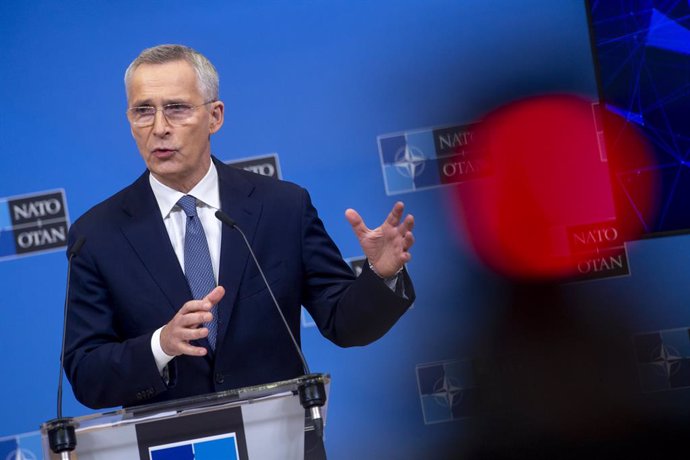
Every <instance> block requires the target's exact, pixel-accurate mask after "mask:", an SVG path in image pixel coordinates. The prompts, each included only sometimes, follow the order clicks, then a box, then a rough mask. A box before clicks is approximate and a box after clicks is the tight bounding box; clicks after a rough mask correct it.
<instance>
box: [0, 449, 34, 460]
mask: <svg viewBox="0 0 690 460" xmlns="http://www.w3.org/2000/svg"><path fill="white" fill-rule="evenodd" d="M5 460H36V456H35V455H34V453H33V452H31V451H29V450H26V449H15V450H13V451H12V452H10V453H9V454H7V457H5Z"/></svg>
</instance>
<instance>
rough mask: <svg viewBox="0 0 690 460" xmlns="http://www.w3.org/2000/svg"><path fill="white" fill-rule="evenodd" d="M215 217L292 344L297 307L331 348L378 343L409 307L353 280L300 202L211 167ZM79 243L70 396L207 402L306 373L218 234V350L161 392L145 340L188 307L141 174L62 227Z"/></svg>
mask: <svg viewBox="0 0 690 460" xmlns="http://www.w3.org/2000/svg"><path fill="white" fill-rule="evenodd" d="M214 162H215V164H216V167H217V169H218V179H219V188H220V199H221V206H222V209H223V210H224V211H225V212H226V213H227V214H229V215H230V216H231V217H232V218H233V219H235V220H236V222H237V224H238V226H239V227H240V228H241V229H242V230H243V231H244V232H245V234H246V235H247V238H248V239H249V241H250V243H251V244H252V247H253V249H254V251H255V252H256V256H257V258H258V260H259V263H260V264H261V265H262V268H263V270H264V272H265V274H266V277H267V278H268V281H269V283H271V287H272V289H273V291H274V293H275V295H276V298H277V300H278V302H279V304H280V306H281V309H282V311H283V313H284V315H285V317H286V319H287V321H288V322H289V324H290V328H291V329H292V332H293V334H294V335H295V337H296V338H297V339H298V340H299V333H300V316H301V311H300V306H301V305H304V306H305V307H306V308H307V309H308V311H309V313H310V314H311V315H312V317H313V318H314V321H315V322H316V324H317V326H318V328H319V330H320V331H321V333H322V334H323V335H324V336H325V337H327V338H328V339H330V340H331V341H333V342H334V343H336V344H337V345H340V346H353V345H364V344H367V343H370V342H372V341H374V340H376V339H378V338H379V337H381V336H382V335H383V334H385V333H386V332H387V331H388V330H389V329H390V328H391V327H392V326H393V324H394V323H395V322H396V321H397V320H398V318H399V317H400V316H401V315H402V314H403V313H404V312H405V311H406V310H407V308H408V307H409V305H410V304H411V302H412V301H413V300H414V291H413V288H412V284H411V281H410V280H409V277H408V276H407V273H406V272H403V276H402V279H403V281H404V283H405V290H406V294H407V297H408V299H404V298H402V297H400V296H398V295H396V294H395V293H394V292H393V291H391V290H390V289H389V288H388V287H387V286H386V285H385V284H384V283H383V282H382V280H381V279H380V278H378V277H377V276H376V275H375V274H374V273H372V272H371V270H369V269H368V267H367V265H368V264H365V269H364V271H363V273H362V274H361V275H360V276H359V277H358V278H357V279H356V280H355V277H354V275H353V274H352V271H351V270H350V268H349V266H348V265H347V264H346V263H345V262H344V261H343V259H342V257H341V255H340V252H339V251H338V249H337V248H336V246H335V244H334V243H333V241H332V240H331V238H330V237H329V236H328V234H327V233H326V231H325V229H324V227H323V224H322V222H321V220H320V219H319V217H318V215H317V212H316V210H315V209H314V207H313V206H312V204H311V200H310V198H309V195H308V193H307V192H306V191H305V190H304V189H302V188H300V187H298V186H296V185H294V184H290V183H288V182H283V181H278V180H276V179H272V178H266V177H262V176H260V175H257V174H254V173H249V172H246V171H241V170H238V169H235V168H231V167H229V166H227V165H224V164H222V163H221V162H219V161H218V160H216V159H215V158H214ZM79 237H84V238H85V244H84V246H83V247H82V249H81V251H80V252H79V254H78V255H77V257H76V258H75V259H74V260H73V268H72V278H71V293H70V298H69V316H68V319H67V338H66V355H65V370H66V374H67V376H68V378H69V381H70V383H71V384H72V388H73V390H74V393H75V395H76V397H77V399H78V400H79V401H80V402H82V403H83V404H85V405H86V406H89V407H92V408H103V407H112V406H119V405H124V406H129V405H136V404H142V403H150V402H155V401H161V400H168V399H176V398H182V397H187V396H192V395H198V394H204V393H211V392H215V391H222V390H227V389H231V388H239V387H244V386H249V385H256V384H260V383H267V382H272V381H278V380H282V379H288V378H293V377H296V376H298V375H301V374H303V370H302V366H301V362H300V360H299V358H298V355H297V353H296V351H295V349H294V347H293V345H292V344H291V342H290V339H289V335H288V334H287V331H286V330H285V327H284V326H283V325H282V323H281V319H280V316H279V315H278V312H277V311H275V306H274V305H273V303H272V301H271V299H270V296H269V294H268V291H267V290H266V288H265V286H264V283H263V281H262V279H261V277H260V276H259V273H258V271H257V269H256V267H255V265H254V263H253V261H252V260H251V258H250V256H249V253H248V250H247V249H246V247H245V244H244V242H243V241H242V239H241V236H240V234H239V233H238V232H237V231H235V230H232V229H230V228H228V227H227V226H224V227H223V232H222V243H221V258H220V259H221V260H220V273H219V284H220V285H221V286H223V287H225V289H226V294H225V297H224V298H223V300H222V301H221V302H220V303H219V306H218V319H219V331H218V339H217V344H216V350H215V353H213V354H209V355H207V356H206V357H190V356H178V357H176V358H175V359H173V360H172V361H171V363H170V364H169V367H168V369H169V381H168V383H167V384H166V383H165V382H164V380H163V379H162V378H161V376H160V374H159V373H158V369H157V368H156V365H155V361H154V358H153V354H152V352H151V346H150V341H151V336H152V334H153V332H154V331H155V330H156V329H158V328H160V327H161V326H163V325H164V324H166V323H167V322H168V321H169V320H170V319H171V318H172V317H173V316H174V315H175V313H176V312H177V311H178V310H179V309H180V307H182V305H183V304H184V303H185V302H186V301H188V300H190V299H191V298H192V295H191V293H190V290H189V287H188V285H187V281H186V279H185V276H184V273H183V271H182V268H181V267H180V264H179V262H178V260H177V257H176V256H175V252H174V251H173V248H172V245H171V244H170V239H169V237H168V234H167V232H166V229H165V225H164V223H163V220H162V218H161V215H160V210H159V208H158V205H157V203H156V199H155V197H154V195H153V192H152V190H151V187H150V184H149V179H148V172H145V173H144V174H143V175H142V176H141V177H139V179H137V180H136V181H135V182H134V183H133V184H132V185H130V186H129V187H127V188H125V189H123V190H122V191H120V192H119V193H117V194H116V195H114V196H112V197H111V198H109V199H107V200H106V201H104V202H102V203H100V204H98V205H97V206H95V207H94V208H92V209H91V210H89V211H88V212H87V213H86V214H84V215H83V216H82V217H81V218H79V219H78V220H77V221H76V222H75V223H74V225H72V227H71V229H70V236H69V238H70V244H73V243H74V242H75V241H76V240H77V239H78V238H79Z"/></svg>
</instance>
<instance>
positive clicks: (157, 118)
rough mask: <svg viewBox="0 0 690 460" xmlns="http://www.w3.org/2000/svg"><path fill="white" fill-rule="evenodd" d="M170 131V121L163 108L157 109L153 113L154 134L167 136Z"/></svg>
mask: <svg viewBox="0 0 690 460" xmlns="http://www.w3.org/2000/svg"><path fill="white" fill-rule="evenodd" d="M169 131H170V123H169V122H168V119H167V118H165V114H164V113H163V110H161V109H159V110H156V113H155V114H154V115H153V134H154V135H156V136H165V134H167V133H168V132H169Z"/></svg>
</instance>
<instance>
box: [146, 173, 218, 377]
mask: <svg viewBox="0 0 690 460" xmlns="http://www.w3.org/2000/svg"><path fill="white" fill-rule="evenodd" d="M149 183H150V184H151V189H152V190H153V195H154V196H155V197H156V202H157V203H158V208H159V209H160V212H161V216H162V217H163V223H164V224H165V229H166V230H167V231H168V236H169V237H170V242H171V243H172V247H173V249H174V250H175V255H176V256H177V260H178V261H179V262H180V267H182V270H183V271H184V237H185V231H186V229H187V215H186V214H185V213H184V211H183V210H182V208H180V207H179V206H178V205H177V202H178V200H179V199H180V198H182V197H183V196H184V195H192V196H193V197H194V198H196V200H197V209H196V210H197V215H198V217H199V219H200V221H201V225H202V226H203V227H204V233H205V234H206V242H207V243H208V250H209V253H210V255H211V264H212V265H213V276H214V277H215V279H216V284H218V272H219V267H220V240H221V234H222V225H223V224H222V222H221V221H219V220H218V219H217V218H216V216H215V212H216V210H218V209H220V192H219V190H218V171H216V166H215V165H214V164H213V162H211V166H210V168H209V170H208V172H207V173H206V175H205V176H204V177H203V179H201V180H200V181H199V183H198V184H196V185H195V186H194V188H192V189H191V190H190V191H189V193H186V194H185V193H182V192H179V191H177V190H174V189H172V188H170V187H168V186H167V185H164V184H162V183H161V182H160V181H158V180H157V179H156V178H155V177H153V174H149ZM181 307H182V305H178V308H181ZM162 329H163V327H161V328H160V329H158V330H157V331H156V332H154V334H153V337H151V350H152V351H153V357H154V358H155V360H156V365H157V366H158V371H159V372H161V373H162V372H163V370H164V369H165V366H166V365H167V364H168V363H169V362H170V361H171V360H172V359H173V358H174V356H170V355H167V354H166V353H165V352H164V351H163V349H162V348H161V344H160V334H161V330H162Z"/></svg>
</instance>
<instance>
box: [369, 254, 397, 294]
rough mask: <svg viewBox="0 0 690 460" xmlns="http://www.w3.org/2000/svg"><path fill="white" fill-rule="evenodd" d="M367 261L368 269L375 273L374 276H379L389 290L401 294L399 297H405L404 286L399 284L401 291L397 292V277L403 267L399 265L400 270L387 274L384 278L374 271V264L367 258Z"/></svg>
mask: <svg viewBox="0 0 690 460" xmlns="http://www.w3.org/2000/svg"><path fill="white" fill-rule="evenodd" d="M367 263H368V264H369V269H371V271H372V272H374V274H375V275H376V276H378V277H379V278H381V280H382V281H383V282H384V283H385V284H386V286H388V289H390V290H391V291H393V292H395V293H396V294H399V295H401V297H404V298H405V299H407V295H406V294H405V288H404V286H401V288H402V292H400V293H398V278H400V274H401V273H402V271H403V268H404V267H400V270H398V271H397V272H396V273H395V275H392V276H389V277H388V278H384V277H383V276H381V275H379V274H378V273H377V272H376V270H375V269H374V266H373V265H372V263H371V262H369V261H368V260H367Z"/></svg>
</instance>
